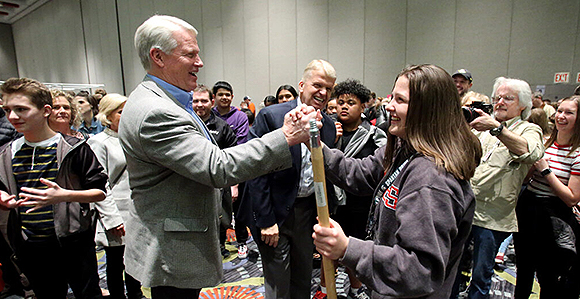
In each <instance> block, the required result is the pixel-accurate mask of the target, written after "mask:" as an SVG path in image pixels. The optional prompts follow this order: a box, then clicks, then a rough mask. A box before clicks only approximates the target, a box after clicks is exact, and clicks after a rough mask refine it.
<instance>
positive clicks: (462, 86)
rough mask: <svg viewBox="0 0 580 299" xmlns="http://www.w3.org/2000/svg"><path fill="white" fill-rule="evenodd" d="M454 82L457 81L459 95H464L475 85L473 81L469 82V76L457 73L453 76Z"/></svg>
mask: <svg viewBox="0 0 580 299" xmlns="http://www.w3.org/2000/svg"><path fill="white" fill-rule="evenodd" d="M453 82H455V87H456V88H457V92H458V93H459V97H463V95H465V94H466V93H467V92H468V91H469V89H470V88H471V86H472V85H473V83H471V82H469V80H468V79H467V78H465V77H463V76H461V75H455V76H454V77H453Z"/></svg>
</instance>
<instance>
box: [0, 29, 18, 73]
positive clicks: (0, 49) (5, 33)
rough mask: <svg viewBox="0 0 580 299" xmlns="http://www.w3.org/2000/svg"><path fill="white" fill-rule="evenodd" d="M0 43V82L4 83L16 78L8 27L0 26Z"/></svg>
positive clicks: (12, 42)
mask: <svg viewBox="0 0 580 299" xmlns="http://www.w3.org/2000/svg"><path fill="white" fill-rule="evenodd" d="M0 41H1V42H0V80H2V81H5V80H7V79H9V78H12V77H18V64H17V63H16V51H15V50H14V39H13V38H12V27H10V25H7V24H0Z"/></svg>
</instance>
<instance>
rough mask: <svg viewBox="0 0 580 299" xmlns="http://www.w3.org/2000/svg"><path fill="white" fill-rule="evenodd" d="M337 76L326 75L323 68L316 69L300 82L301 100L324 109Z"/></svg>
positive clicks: (316, 107)
mask: <svg viewBox="0 0 580 299" xmlns="http://www.w3.org/2000/svg"><path fill="white" fill-rule="evenodd" d="M335 81H336V79H335V78H331V77H330V76H328V75H326V73H325V72H324V70H323V69H321V68H320V69H314V70H311V71H310V74H308V75H307V76H305V78H304V80H303V81H300V83H298V88H299V89H300V100H301V101H302V103H303V104H306V105H308V106H312V107H314V108H315V109H318V110H322V108H324V107H325V106H326V103H327V102H328V100H329V99H330V93H331V92H332V88H333V87H334V82H335Z"/></svg>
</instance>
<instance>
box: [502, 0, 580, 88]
mask: <svg viewBox="0 0 580 299" xmlns="http://www.w3.org/2000/svg"><path fill="white" fill-rule="evenodd" d="M579 5H580V2H579V1H562V2H560V3H558V5H554V4H553V3H549V2H546V1H542V0H514V14H513V20H512V28H513V29H512V36H511V47H510V61H509V74H508V75H509V76H511V77H515V78H521V79H524V80H526V81H528V82H529V83H530V84H531V85H536V84H541V83H552V82H553V80H554V73H555V72H566V71H569V72H571V73H574V72H575V71H576V70H572V65H573V59H574V46H575V45H576V31H577V24H578V9H579Z"/></svg>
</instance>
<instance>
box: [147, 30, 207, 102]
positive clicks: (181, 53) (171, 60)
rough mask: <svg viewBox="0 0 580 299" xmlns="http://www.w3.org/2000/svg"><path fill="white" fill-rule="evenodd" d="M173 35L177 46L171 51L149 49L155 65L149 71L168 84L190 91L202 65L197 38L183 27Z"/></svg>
mask: <svg viewBox="0 0 580 299" xmlns="http://www.w3.org/2000/svg"><path fill="white" fill-rule="evenodd" d="M173 37H174V38H175V40H176V41H177V47H176V48H175V49H173V51H171V53H169V54H167V53H164V52H163V51H161V50H159V49H151V51H150V55H151V57H152V61H153V64H155V66H156V67H155V69H153V70H152V71H150V72H151V73H152V74H153V75H155V76H157V77H159V78H160V79H162V80H163V81H165V82H167V83H169V84H172V85H174V86H177V87H179V88H181V89H183V90H186V91H191V90H193V89H195V87H197V72H198V71H199V69H200V68H202V67H203V62H202V61H201V58H200V57H199V46H198V45H197V38H196V35H195V34H194V33H193V32H190V31H187V30H185V29H183V28H182V29H179V30H177V31H175V32H173Z"/></svg>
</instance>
